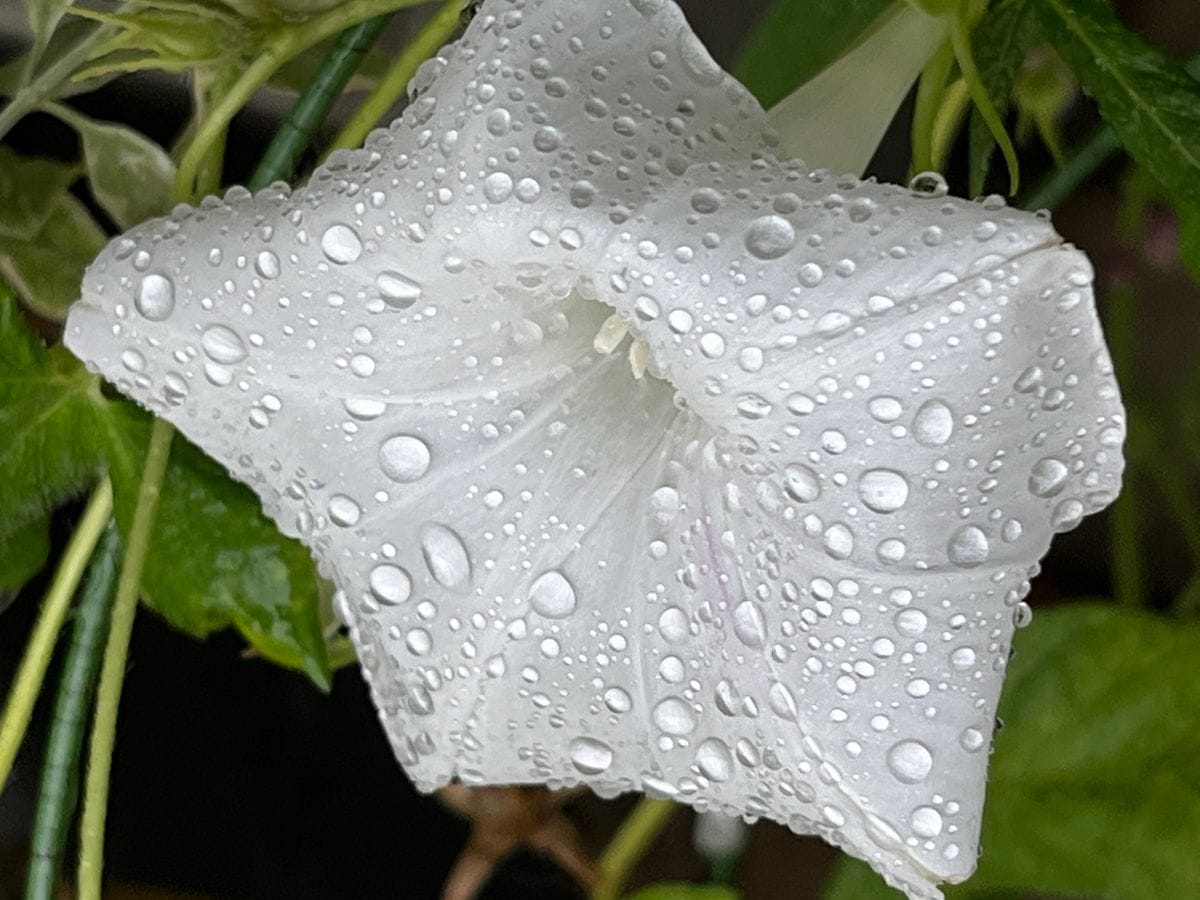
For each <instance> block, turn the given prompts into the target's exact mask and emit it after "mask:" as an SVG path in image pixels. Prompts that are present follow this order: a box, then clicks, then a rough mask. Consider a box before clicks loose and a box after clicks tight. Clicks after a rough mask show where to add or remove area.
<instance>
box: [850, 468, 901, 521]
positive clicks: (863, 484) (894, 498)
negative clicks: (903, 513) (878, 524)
mask: <svg viewBox="0 0 1200 900" xmlns="http://www.w3.org/2000/svg"><path fill="white" fill-rule="evenodd" d="M858 496H859V497H861V498H862V502H863V504H864V505H865V506H866V507H867V508H868V509H871V510H874V511H875V512H877V513H892V512H895V511H896V510H898V509H899V508H900V507H902V506H903V505H904V504H905V503H907V502H908V481H907V479H905V477H904V476H903V475H901V474H900V473H899V472H896V471H893V470H892V469H869V470H868V471H866V472H863V474H862V477H861V478H859V480H858Z"/></svg>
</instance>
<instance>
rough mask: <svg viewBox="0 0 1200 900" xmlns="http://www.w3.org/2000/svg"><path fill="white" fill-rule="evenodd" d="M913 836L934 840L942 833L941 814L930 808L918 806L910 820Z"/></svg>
mask: <svg viewBox="0 0 1200 900" xmlns="http://www.w3.org/2000/svg"><path fill="white" fill-rule="evenodd" d="M910 821H911V822H912V830H913V834H915V835H916V836H917V837H921V838H934V837H937V836H938V835H939V834H941V833H942V814H941V813H940V812H938V811H937V810H936V809H934V808H933V807H932V806H918V807H917V808H916V809H914V810H913V812H912V816H911V818H910Z"/></svg>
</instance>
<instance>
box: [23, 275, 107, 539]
mask: <svg viewBox="0 0 1200 900" xmlns="http://www.w3.org/2000/svg"><path fill="white" fill-rule="evenodd" d="M97 386H98V382H97V381H96V379H95V378H94V377H93V376H91V375H89V374H88V372H87V370H86V369H84V368H83V366H82V365H81V364H80V363H79V362H78V360H76V359H75V358H74V357H73V356H71V355H70V354H69V353H67V352H66V351H65V350H64V349H63V348H61V347H54V348H51V349H49V350H47V349H46V348H45V347H44V346H43V345H42V342H41V341H40V340H39V339H38V338H37V337H36V336H35V335H34V334H33V333H32V332H31V331H30V330H29V328H28V326H27V325H26V324H25V321H24V317H23V314H22V312H21V309H20V307H19V306H18V304H17V302H16V298H15V297H14V296H13V295H12V293H11V291H10V290H8V288H7V287H5V288H3V289H2V290H0V509H2V510H4V516H5V521H6V526H7V530H8V531H10V532H12V531H15V530H17V528H19V527H20V526H22V525H24V524H25V523H28V522H34V521H37V520H40V519H44V518H45V516H46V514H47V513H49V512H50V511H51V510H53V509H54V508H55V507H56V506H58V505H59V504H61V503H62V502H64V501H65V500H67V499H69V498H70V497H72V496H74V495H75V494H77V493H79V492H81V491H82V490H84V489H85V488H86V487H88V485H90V484H91V483H92V482H94V481H95V480H96V479H97V478H98V477H99V472H100V470H101V468H102V467H103V457H102V456H101V454H100V452H99V450H98V449H97V447H96V442H95V440H94V438H93V436H94V434H95V424H96V416H95V408H94V406H93V404H92V395H93V394H94V393H95V391H96V388H97Z"/></svg>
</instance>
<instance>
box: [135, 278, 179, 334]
mask: <svg viewBox="0 0 1200 900" xmlns="http://www.w3.org/2000/svg"><path fill="white" fill-rule="evenodd" d="M133 305H134V306H136V307H137V311H138V312H140V313H141V314H142V315H143V316H145V317H146V318H147V319H150V320H151V321H152V322H161V321H162V320H163V319H165V318H167V317H168V316H170V315H171V313H172V312H174V310H175V282H173V281H172V280H171V279H170V278H168V277H167V276H166V275H158V274H153V275H147V276H146V277H145V278H143V279H142V283H141V284H140V285H138V291H137V294H136V295H135V296H134V298H133Z"/></svg>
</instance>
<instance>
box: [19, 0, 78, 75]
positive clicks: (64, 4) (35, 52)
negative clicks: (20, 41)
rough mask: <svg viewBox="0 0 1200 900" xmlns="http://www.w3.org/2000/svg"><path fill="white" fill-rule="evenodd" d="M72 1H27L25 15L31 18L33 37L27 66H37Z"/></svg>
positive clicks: (30, 29) (30, 24) (30, 26)
mask: <svg viewBox="0 0 1200 900" xmlns="http://www.w3.org/2000/svg"><path fill="white" fill-rule="evenodd" d="M70 5H71V0H25V14H26V16H28V18H29V31H30V33H31V34H32V35H33V48H32V49H31V50H30V51H29V60H28V63H27V65H29V66H30V68H35V67H36V66H37V63H38V60H39V59H41V56H42V53H43V52H45V49H46V47H47V46H48V45H49V43H50V37H51V35H53V34H54V29H55V28H57V27H58V22H59V20H60V19H61V18H62V17H63V14H64V13H65V12H66V11H67V8H68V7H70Z"/></svg>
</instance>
